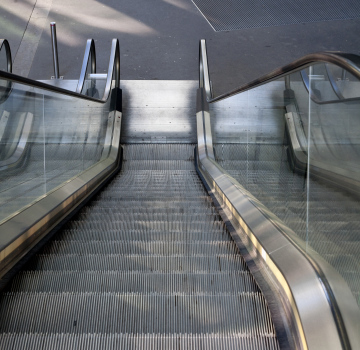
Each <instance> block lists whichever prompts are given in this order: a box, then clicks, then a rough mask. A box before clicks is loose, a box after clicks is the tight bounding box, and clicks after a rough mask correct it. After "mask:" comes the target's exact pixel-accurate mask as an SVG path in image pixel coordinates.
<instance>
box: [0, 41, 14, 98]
mask: <svg viewBox="0 0 360 350" xmlns="http://www.w3.org/2000/svg"><path fill="white" fill-rule="evenodd" d="M3 48H4V49H5V54H6V70H7V72H10V73H11V72H12V58H11V49H10V44H9V42H8V41H7V40H6V39H0V51H1V50H2V49H3ZM11 89H12V83H11V81H8V84H7V87H6V89H5V90H4V94H3V95H2V96H0V103H3V102H5V101H6V100H7V99H8V97H9V96H10V94H11Z"/></svg>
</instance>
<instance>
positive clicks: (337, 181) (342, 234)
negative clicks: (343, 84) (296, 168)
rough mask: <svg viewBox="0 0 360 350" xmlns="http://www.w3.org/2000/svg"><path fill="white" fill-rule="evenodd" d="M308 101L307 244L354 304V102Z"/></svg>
mask: <svg viewBox="0 0 360 350" xmlns="http://www.w3.org/2000/svg"><path fill="white" fill-rule="evenodd" d="M311 78H312V76H311V75H310V79H311ZM351 84H359V82H357V81H351ZM320 92H321V93H323V91H322V90H321V91H320ZM309 104H310V108H309V122H308V124H309V125H308V129H309V132H308V138H307V143H308V169H309V171H308V179H309V180H308V181H309V186H308V245H309V247H310V248H312V249H314V250H315V251H317V252H318V253H320V254H321V255H322V257H323V258H324V259H325V260H327V261H328V262H329V263H330V264H331V265H332V266H333V267H334V268H335V269H336V270H337V271H338V272H340V274H341V275H342V276H343V278H344V279H345V280H346V281H347V283H348V285H349V287H350V289H351V290H352V292H353V294H354V297H355V298H356V300H357V302H358V304H359V305H360V300H359V292H360V254H359V252H360V250H359V248H360V200H359V195H360V165H359V164H360V136H359V135H360V133H359V131H360V101H352V102H343V103H330V104H322V105H321V104H318V103H316V101H313V100H311V99H310V100H309Z"/></svg>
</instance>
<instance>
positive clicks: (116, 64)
mask: <svg viewBox="0 0 360 350" xmlns="http://www.w3.org/2000/svg"><path fill="white" fill-rule="evenodd" d="M0 79H5V80H8V81H11V82H12V83H19V84H23V85H28V86H31V87H34V88H39V89H43V90H47V91H50V92H54V93H58V94H62V95H66V96H71V97H76V98H79V99H83V100H88V101H93V102H99V103H105V102H106V101H107V100H108V98H109V96H110V91H111V84H112V80H115V86H116V87H119V84H120V46H119V40H118V39H113V40H112V45H111V52H110V60H109V66H108V72H107V79H106V86H105V91H104V94H103V97H102V98H101V99H99V98H94V97H90V96H86V95H83V94H80V93H78V92H74V91H70V90H66V89H63V88H60V87H57V86H54V85H50V84H46V83H43V82H40V81H36V80H33V79H29V78H25V77H22V76H20V75H16V74H13V73H10V72H5V71H1V70H0Z"/></svg>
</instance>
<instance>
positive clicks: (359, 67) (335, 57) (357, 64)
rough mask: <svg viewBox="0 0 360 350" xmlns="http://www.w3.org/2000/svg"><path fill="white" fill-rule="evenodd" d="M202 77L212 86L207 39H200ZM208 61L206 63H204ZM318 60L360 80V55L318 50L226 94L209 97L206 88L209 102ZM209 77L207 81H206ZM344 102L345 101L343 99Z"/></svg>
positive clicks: (267, 81) (255, 85) (216, 100)
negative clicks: (337, 67) (206, 70)
mask: <svg viewBox="0 0 360 350" xmlns="http://www.w3.org/2000/svg"><path fill="white" fill-rule="evenodd" d="M200 53H201V54H200V57H199V61H200V79H204V82H203V83H201V82H200V85H201V84H203V85H204V86H205V88H206V86H210V76H209V72H205V71H204V69H205V68H207V67H208V65H207V54H206V41H205V40H200ZM204 62H206V64H204ZM318 62H325V63H332V64H335V65H337V66H339V67H341V68H343V69H345V70H346V71H348V72H349V73H351V74H353V75H354V76H355V77H356V78H358V79H359V80H360V56H357V55H355V54H348V53H342V52H330V51H328V52H318V53H312V54H308V55H305V56H303V57H301V58H299V59H297V60H295V61H293V62H292V63H290V64H287V65H285V66H283V67H281V68H278V69H275V70H274V71H272V72H270V73H268V74H266V75H263V76H262V77H260V78H258V79H255V80H253V81H251V82H249V83H247V84H245V85H242V86H240V87H238V88H236V89H234V90H231V91H229V92H226V93H224V94H221V95H219V96H216V97H212V96H211V97H209V96H210V95H209V93H208V91H209V90H206V97H207V101H208V103H214V102H218V101H221V100H224V99H226V98H229V97H231V96H234V95H237V94H240V93H242V92H244V91H247V90H250V89H253V88H256V87H258V86H261V85H264V84H266V83H269V82H271V81H274V80H277V79H279V78H282V77H284V76H286V75H288V74H290V73H293V72H294V71H299V70H302V69H304V68H306V67H308V66H309V65H310V64H312V63H318ZM206 79H207V81H206ZM349 100H350V99H349ZM342 102H343V101H342Z"/></svg>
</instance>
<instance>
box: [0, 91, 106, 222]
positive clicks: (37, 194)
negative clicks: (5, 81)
mask: <svg viewBox="0 0 360 350" xmlns="http://www.w3.org/2000/svg"><path fill="white" fill-rule="evenodd" d="M108 113H109V103H106V104H105V105H102V104H98V103H93V102H91V101H85V100H78V99H75V98H72V97H67V96H63V95H59V94H53V93H51V92H47V91H44V90H40V89H33V88H29V87H27V86H22V85H20V84H15V85H14V88H13V90H12V93H11V95H10V97H9V98H8V99H7V100H6V101H5V102H4V103H2V104H0V119H1V121H0V125H1V126H0V134H1V130H3V133H2V137H1V141H0V142H1V149H0V220H3V219H4V218H6V217H7V216H8V215H11V214H12V213H14V212H16V211H19V210H21V209H22V208H24V207H25V206H27V205H29V204H31V203H32V202H34V201H36V200H38V199H39V198H41V196H43V195H45V194H46V193H48V192H49V191H52V190H54V189H55V188H56V187H58V186H60V185H61V184H63V183H64V182H66V181H68V180H70V179H71V178H73V177H74V176H76V175H79V174H80V173H81V172H82V171H84V170H86V169H88V168H89V167H90V166H92V165H93V164H95V163H96V162H98V161H99V160H100V159H101V156H102V151H103V148H104V141H105V134H106V129H107V123H108Z"/></svg>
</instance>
